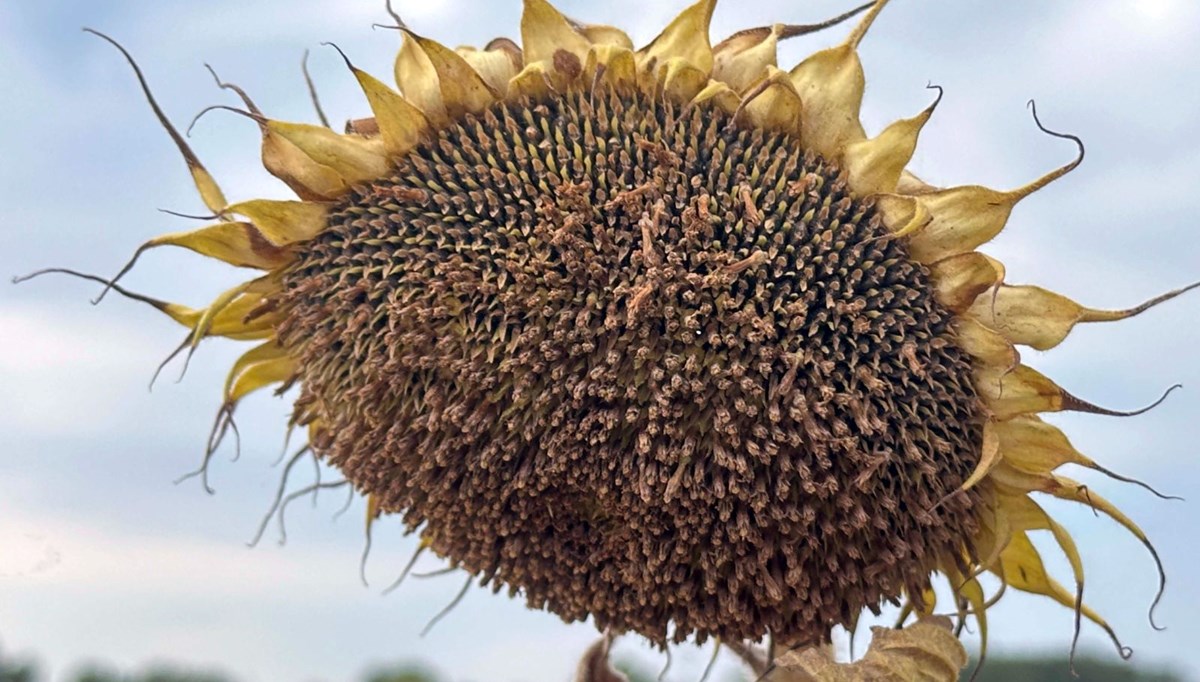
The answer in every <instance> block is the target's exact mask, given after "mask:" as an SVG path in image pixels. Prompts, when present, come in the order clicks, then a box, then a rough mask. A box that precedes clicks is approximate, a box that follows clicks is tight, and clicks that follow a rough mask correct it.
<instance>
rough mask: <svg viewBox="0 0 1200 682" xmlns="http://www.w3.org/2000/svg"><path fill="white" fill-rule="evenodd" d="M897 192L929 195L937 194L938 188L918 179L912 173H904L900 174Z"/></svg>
mask: <svg viewBox="0 0 1200 682" xmlns="http://www.w3.org/2000/svg"><path fill="white" fill-rule="evenodd" d="M896 191H897V192H899V193H900V194H908V195H917V194H928V193H930V192H936V191H937V187H934V186H933V185H931V184H929V183H927V182H925V181H924V180H922V179H921V178H918V177H917V176H915V175H913V174H912V172H910V171H904V172H903V173H901V174H900V182H899V183H897V184H896Z"/></svg>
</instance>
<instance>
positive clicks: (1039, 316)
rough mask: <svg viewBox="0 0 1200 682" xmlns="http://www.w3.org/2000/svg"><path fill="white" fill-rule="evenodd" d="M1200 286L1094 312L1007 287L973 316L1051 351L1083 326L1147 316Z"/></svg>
mask: <svg viewBox="0 0 1200 682" xmlns="http://www.w3.org/2000/svg"><path fill="white" fill-rule="evenodd" d="M1197 286H1200V284H1193V285H1192V286H1190V287H1186V288H1184V289H1178V290H1176V291H1172V292H1170V293H1167V294H1164V295H1162V296H1159V297H1157V298H1155V299H1153V300H1150V301H1147V302H1146V303H1143V304H1142V305H1140V306H1137V307H1136V308H1130V309H1128V310H1113V311H1109V310H1093V309H1091V308H1085V307H1083V306H1081V305H1079V304H1078V303H1076V302H1074V301H1072V300H1071V299H1069V298H1067V297H1065V296H1060V295H1059V294H1056V293H1053V292H1050V291H1047V290H1045V289H1042V288H1041V287H1035V286H1003V287H1001V288H1000V289H999V291H997V292H996V295H995V296H994V297H991V296H988V297H984V298H981V299H980V300H979V301H977V302H976V303H975V305H974V306H973V307H972V308H971V310H970V313H969V314H970V315H972V316H973V317H975V318H976V319H978V320H980V321H981V322H983V323H984V324H986V325H988V326H990V327H992V328H993V329H995V330H996V331H998V332H1000V333H1001V334H1004V336H1005V337H1006V338H1008V339H1009V340H1010V341H1012V342H1013V343H1019V344H1023V345H1026V346H1030V347H1031V348H1035V349H1037V350H1049V349H1051V348H1054V347H1055V346H1057V345H1058V344H1060V343H1062V342H1063V340H1064V339H1066V337H1067V335H1068V334H1070V332H1071V330H1072V329H1074V327H1075V325H1076V324H1078V323H1080V322H1112V321H1117V320H1124V319H1128V318H1130V317H1134V316H1135V315H1138V314H1140V313H1143V312H1145V311H1147V310H1149V309H1150V308H1153V307H1154V306H1156V305H1159V304H1160V303H1165V302H1167V301H1169V300H1171V299H1173V298H1175V297H1176V296H1179V295H1181V294H1183V293H1186V292H1187V291H1190V290H1192V289H1194V288H1196V287H1197Z"/></svg>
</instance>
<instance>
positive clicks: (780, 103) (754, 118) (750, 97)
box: [742, 66, 803, 134]
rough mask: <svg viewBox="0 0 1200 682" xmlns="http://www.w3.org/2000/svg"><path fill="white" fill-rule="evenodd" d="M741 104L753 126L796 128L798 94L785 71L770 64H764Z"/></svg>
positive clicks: (799, 110) (795, 130) (791, 130)
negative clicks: (762, 73)
mask: <svg viewBox="0 0 1200 682" xmlns="http://www.w3.org/2000/svg"><path fill="white" fill-rule="evenodd" d="M742 108H743V110H744V111H745V112H746V118H747V119H749V120H750V122H751V123H753V124H754V126H755V127H758V128H763V129H765V130H778V131H781V132H787V133H792V134H798V133H799V132H800V121H801V115H802V110H803V105H802V104H801V103H800V95H799V93H797V92H796V88H795V87H794V86H793V85H792V82H791V80H790V79H789V78H788V75H787V73H786V72H783V71H780V70H779V69H777V68H775V67H773V66H770V67H767V73H766V77H765V78H764V79H763V80H762V81H761V82H760V83H758V84H757V85H755V86H754V87H753V88H751V89H750V90H749V91H748V92H747V93H746V96H745V98H744V100H743V103H742Z"/></svg>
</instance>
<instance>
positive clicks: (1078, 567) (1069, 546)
mask: <svg viewBox="0 0 1200 682" xmlns="http://www.w3.org/2000/svg"><path fill="white" fill-rule="evenodd" d="M1000 499H1001V502H1000V504H1001V505H1002V506H1003V508H1004V511H1005V513H1006V514H1008V518H1009V521H1010V522H1011V523H1012V527H1013V530H1014V531H1016V532H1018V533H1025V532H1028V531H1033V530H1048V531H1050V533H1051V534H1052V535H1054V541H1055V542H1056V543H1057V544H1058V546H1059V549H1061V550H1062V551H1063V554H1064V555H1066V557H1067V561H1068V562H1069V563H1070V564H1071V571H1072V572H1073V573H1074V574H1075V584H1076V585H1077V586H1078V587H1079V589H1080V590H1082V589H1083V559H1082V558H1080V556H1079V548H1078V547H1076V546H1075V540H1074V539H1073V538H1072V537H1071V534H1070V533H1068V532H1067V529H1066V528H1063V527H1062V525H1061V524H1059V523H1058V522H1057V521H1055V520H1054V519H1052V518H1051V517H1050V515H1049V514H1047V513H1046V510H1045V509H1042V507H1041V505H1039V504H1038V503H1037V502H1034V501H1033V500H1032V499H1030V498H1029V496H1028V495H1025V494H1024V493H1022V494H1019V495H1014V496H1007V495H1003V494H1001V495H1000Z"/></svg>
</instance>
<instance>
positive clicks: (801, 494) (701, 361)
mask: <svg viewBox="0 0 1200 682" xmlns="http://www.w3.org/2000/svg"><path fill="white" fill-rule="evenodd" d="M284 283H285V291H284V293H283V294H281V295H280V300H279V305H278V307H279V309H280V310H282V311H286V315H285V316H286V321H285V322H284V323H283V324H282V325H281V327H280V329H279V336H280V339H281V341H282V342H283V343H284V344H285V345H286V346H288V347H289V348H290V349H291V350H292V351H293V352H294V355H295V356H296V357H299V358H301V359H302V360H303V363H302V367H303V369H302V370H301V374H302V376H301V379H302V382H303V387H304V394H303V396H302V398H301V400H300V402H299V403H298V408H297V409H298V410H299V413H298V415H297V416H298V418H299V419H300V420H301V421H313V420H316V421H317V422H318V423H319V427H320V428H319V433H318V437H317V439H316V442H315V443H314V446H315V448H316V449H317V451H318V452H320V453H321V454H322V455H323V456H324V457H326V458H328V460H329V461H330V463H331V464H333V465H335V466H337V467H339V468H340V469H341V470H342V471H343V472H345V474H346V475H347V476H348V478H349V479H350V480H351V481H353V482H354V484H355V485H356V486H357V488H358V489H359V490H361V491H365V492H369V493H371V494H372V495H375V496H377V498H378V499H379V500H380V502H381V504H382V508H383V509H384V510H385V511H388V512H391V513H396V514H402V515H403V518H404V519H405V521H406V523H407V524H408V525H409V526H410V527H411V528H414V529H415V528H418V527H422V528H423V531H422V532H423V533H424V534H425V536H426V537H427V538H428V539H429V540H430V542H431V543H432V548H433V549H434V550H435V551H436V552H437V553H439V554H440V555H442V556H445V557H448V558H450V559H451V560H452V561H453V562H455V563H456V564H457V565H460V566H462V567H464V568H466V569H467V570H468V571H470V572H472V573H475V574H477V575H480V576H482V577H483V579H484V580H485V581H488V582H490V583H491V584H492V585H493V586H494V588H495V589H496V590H500V589H502V588H504V587H507V588H508V590H509V591H510V592H512V593H514V594H516V593H520V594H523V595H524V596H525V598H526V599H527V600H528V601H529V603H530V605H531V606H533V607H537V608H546V609H549V610H550V611H553V612H554V613H556V614H558V615H559V616H561V617H562V618H564V619H566V620H582V619H585V618H587V617H589V616H591V617H593V618H594V619H595V623H596V624H597V625H598V626H599V627H601V628H611V629H612V630H614V631H618V632H620V631H636V632H639V633H641V634H642V635H645V636H646V637H648V638H650V639H651V640H652V641H655V642H657V643H660V644H664V643H666V642H667V641H669V640H671V639H674V640H676V641H681V640H683V639H686V638H688V637H690V636H692V635H695V636H697V639H699V640H701V641H703V640H704V639H705V638H707V637H710V636H718V637H721V638H722V639H724V640H726V641H732V640H738V639H743V638H759V637H761V636H762V635H764V634H765V633H767V632H771V633H773V634H774V635H775V636H776V638H777V639H778V640H779V641H781V642H789V643H793V644H800V643H815V642H820V641H823V640H825V639H826V638H827V637H828V632H829V628H830V627H831V626H833V625H836V624H846V623H849V622H850V621H851V620H852V619H853V618H854V617H855V616H856V614H857V613H858V612H859V611H860V610H861V609H862V608H863V607H868V608H874V607H876V606H877V605H878V604H879V603H880V602H881V601H884V600H889V599H896V598H898V597H899V596H900V595H901V594H903V593H907V594H908V595H910V596H914V598H917V599H919V596H920V595H921V594H922V591H923V589H924V587H925V586H926V585H927V584H928V576H929V574H930V572H931V571H932V570H934V569H935V567H936V565H937V563H938V561H939V560H940V559H944V558H945V557H946V556H948V555H953V556H959V557H961V553H962V551H963V548H964V543H965V542H966V538H969V537H971V536H973V534H974V531H975V528H976V521H975V519H974V513H973V510H974V509H975V508H976V506H977V502H978V495H979V494H980V493H978V492H975V491H972V492H970V493H966V494H961V495H954V496H950V493H952V492H953V491H955V490H956V489H957V488H958V486H959V485H960V484H961V483H962V482H963V481H964V480H965V479H966V478H967V476H968V475H969V474H970V473H971V471H972V470H973V469H974V468H975V465H976V464H977V463H978V461H979V457H980V453H979V451H980V445H979V444H980V442H981V432H982V421H983V409H982V408H981V407H980V403H979V400H978V399H977V397H976V394H975V392H974V389H973V387H972V384H971V376H970V362H969V359H968V357H967V356H966V355H965V353H963V352H962V351H961V350H960V348H959V347H958V346H957V345H956V343H955V338H954V336H953V333H952V331H951V328H950V322H951V314H950V313H949V312H947V311H946V310H944V309H943V308H942V307H941V306H940V305H939V304H938V303H937V301H936V300H935V299H934V297H933V294H932V291H931V286H930V282H929V274H928V272H927V271H926V270H925V268H924V267H923V266H921V265H919V264H917V263H915V262H913V261H912V260H911V259H910V258H909V257H908V254H907V251H906V247H905V245H904V244H903V242H902V240H896V239H889V238H888V233H887V229H886V228H885V227H884V225H883V224H882V222H881V219H880V218H879V216H878V215H877V213H876V212H875V211H874V209H873V207H872V205H871V202H870V201H869V200H863V199H860V198H857V197H855V196H853V195H852V194H851V193H850V191H849V189H848V186H847V182H846V180H845V178H844V175H843V174H842V173H841V171H840V170H839V169H838V168H837V167H836V166H834V165H833V164H831V163H830V162H828V161H826V160H824V159H822V158H820V157H819V156H817V155H815V154H812V153H805V152H804V151H803V145H802V143H801V142H800V141H799V140H797V139H796V138H794V137H790V136H788V135H786V134H774V133H767V132H764V131H761V130H752V129H748V128H746V127H743V126H742V125H740V124H739V123H737V122H735V121H732V120H730V118H729V116H727V115H726V114H724V113H722V112H721V111H719V110H716V109H708V108H705V107H703V106H699V107H692V108H687V109H684V108H681V107H678V106H675V105H673V104H670V103H669V102H665V101H663V100H662V99H660V98H653V97H650V96H647V95H644V94H638V93H621V92H612V91H609V92H596V93H590V92H568V93H566V94H563V95H560V96H557V97H556V98H554V99H551V100H549V101H544V102H537V103H533V102H516V103H502V104H498V105H496V106H495V107H494V108H492V109H491V110H489V111H487V112H485V113H484V114H482V115H480V116H478V117H466V118H465V119H463V120H462V121H460V122H459V123H458V124H456V125H453V126H451V127H449V128H447V129H445V130H443V131H441V132H440V133H438V134H437V136H436V138H434V139H432V140H430V141H429V142H427V143H425V144H424V145H423V146H421V147H419V148H417V149H416V150H414V151H413V152H412V153H411V154H410V155H408V156H407V157H405V158H404V159H402V160H401V161H399V162H398V164H397V166H396V168H395V173H394V174H393V175H392V177H390V178H387V179H383V180H379V181H376V182H374V183H372V184H370V185H367V186H361V187H358V188H356V189H355V190H354V192H353V193H352V195H351V196H350V197H349V198H347V199H346V200H345V201H344V202H343V203H342V204H341V205H340V206H339V207H338V209H337V210H336V211H335V212H334V214H333V215H332V217H331V219H330V225H329V229H328V230H327V231H326V232H325V233H323V234H322V235H320V236H319V237H318V238H317V239H315V240H314V241H312V242H310V243H308V244H306V245H304V246H303V247H301V253H300V254H299V256H298V259H297V263H296V265H295V266H293V267H292V268H291V269H290V270H289V271H288V272H287V273H286V274H285V277H284ZM944 498H948V499H947V500H946V502H945V503H944V504H941V505H938V504H937V503H938V501H939V500H943V499H944ZM967 549H968V551H969V547H968V548H967Z"/></svg>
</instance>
